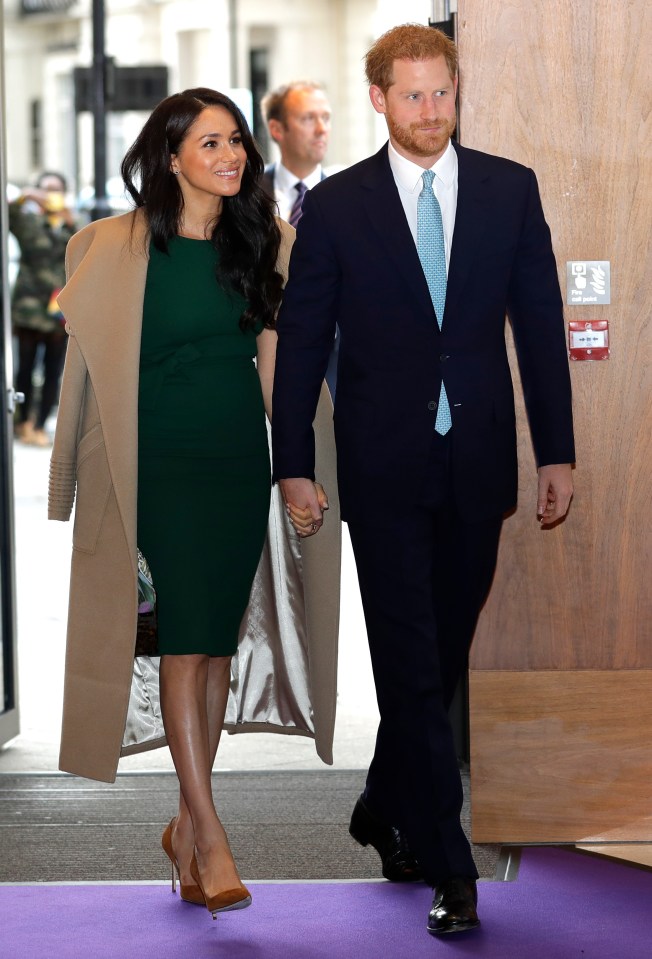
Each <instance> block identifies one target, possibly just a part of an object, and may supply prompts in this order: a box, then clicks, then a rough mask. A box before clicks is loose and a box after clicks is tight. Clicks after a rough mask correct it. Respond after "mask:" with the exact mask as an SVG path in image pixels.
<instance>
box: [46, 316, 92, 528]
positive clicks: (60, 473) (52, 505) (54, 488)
mask: <svg viewBox="0 0 652 959" xmlns="http://www.w3.org/2000/svg"><path fill="white" fill-rule="evenodd" d="M69 332H70V331H69ZM85 392H86V364H85V362H84V358H83V356H82V354H81V351H80V349H79V347H78V346H77V343H76V341H75V337H74V336H73V335H71V336H70V339H69V342H68V349H67V352H66V364H65V367H64V372H63V380H62V382H61V397H60V400H59V411H58V413H57V428H56V433H55V437H54V446H53V449H52V458H51V460H50V482H49V488H48V519H58V520H63V521H64V522H65V521H66V520H69V519H70V514H71V513H72V507H73V503H74V501H75V485H76V472H77V440H78V436H79V427H80V421H81V412H82V408H83V404H84V395H85Z"/></svg>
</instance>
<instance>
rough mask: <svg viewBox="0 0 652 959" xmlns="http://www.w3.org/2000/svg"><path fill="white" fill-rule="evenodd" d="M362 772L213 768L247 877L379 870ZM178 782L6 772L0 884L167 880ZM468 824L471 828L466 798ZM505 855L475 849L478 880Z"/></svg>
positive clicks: (371, 874)
mask: <svg viewBox="0 0 652 959" xmlns="http://www.w3.org/2000/svg"><path fill="white" fill-rule="evenodd" d="M364 777H365V773H364V772H363V771H362V770H330V771H322V770H314V771H313V770H301V771H298V772H289V771H285V770H284V771H280V772H277V771H274V772H268V771H265V772H259V771H255V772H254V771H248V772H217V773H215V774H214V776H213V792H214V795H215V800H216V805H217V808H218V812H219V814H220V818H221V819H222V822H223V823H224V825H225V828H226V830H227V833H228V835H229V840H230V842H231V847H232V849H233V854H234V856H235V858H236V861H237V863H238V868H239V870H240V874H241V875H242V877H243V878H244V879H245V880H247V879H250V880H253V879H301V880H308V879H339V880H342V879H373V878H380V877H381V873H380V860H379V858H378V856H377V854H376V853H375V851H374V850H373V849H372V848H371V847H367V848H366V849H362V848H361V847H360V846H358V845H357V844H356V843H355V842H354V841H353V840H352V839H351V837H350V836H349V833H348V823H349V818H350V815H351V810H352V808H353V804H354V803H355V800H356V798H357V796H358V795H359V794H360V792H361V791H362V787H363V785H364ZM464 778H465V779H467V782H466V783H465V793H466V794H467V795H468V777H466V776H465V777H464ZM176 782H177V781H176V777H175V776H174V774H173V773H138V772H134V773H123V774H120V775H119V776H118V779H117V781H116V782H115V783H114V784H112V785H107V784H105V783H96V782H92V781H90V780H86V779H77V778H75V777H72V776H67V775H64V774H53V775H42V774H30V773H26V774H21V775H17V774H0V850H1V854H0V882H66V881H68V882H70V881H78V882H98V881H104V882H116V881H117V882H120V881H122V882H138V881H143V880H160V879H164V878H166V876H168V875H169V863H168V860H167V859H166V858H165V856H164V854H163V852H162V850H161V832H162V830H163V827H164V826H165V824H166V823H167V822H168V821H169V820H170V818H171V817H172V816H173V815H174V814H175V811H176V804H177V784H176ZM463 822H464V825H465V828H467V827H468V801H467V802H465V810H464V816H463ZM467 834H468V828H467ZM499 853H500V847H498V846H475V847H474V855H475V858H476V862H477V865H478V870H479V872H480V876H481V878H483V879H493V878H494V877H496V871H497V864H498V861H499Z"/></svg>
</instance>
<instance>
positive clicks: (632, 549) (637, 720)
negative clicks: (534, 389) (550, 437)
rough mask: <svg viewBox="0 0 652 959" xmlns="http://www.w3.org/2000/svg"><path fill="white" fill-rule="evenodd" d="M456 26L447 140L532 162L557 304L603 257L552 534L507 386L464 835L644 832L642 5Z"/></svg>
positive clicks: (522, 14) (648, 836) (535, 6)
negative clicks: (594, 358)
mask: <svg viewBox="0 0 652 959" xmlns="http://www.w3.org/2000/svg"><path fill="white" fill-rule="evenodd" d="M457 28H458V42H459V51H460V65H461V70H460V73H461V78H460V90H461V97H460V127H459V130H460V141H461V142H462V143H463V144H465V145H467V146H470V147H474V148H476V149H480V150H486V151H487V152H490V153H497V154H500V155H502V156H507V157H510V158H512V159H514V160H518V161H519V162H521V163H525V164H527V165H528V166H531V167H533V168H534V170H535V171H536V173H537V177H538V180H539V185H540V189H541V195H542V199H543V205H544V210H545V212H546V217H547V219H548V222H549V223H550V226H551V230H552V235H553V243H554V248H555V253H556V256H557V263H558V267H559V276H560V282H561V286H562V292H563V294H564V299H566V263H567V261H577V260H608V261H610V265H611V303H610V304H609V305H599V306H595V305H586V306H580V305H573V306H567V307H566V309H565V314H566V321H567V324H568V321H570V320H593V319H599V320H608V321H609V326H610V331H609V332H610V348H611V356H610V358H609V359H607V360H604V361H600V362H591V361H589V362H576V363H571V374H572V380H573V395H574V415H575V428H576V443H577V468H576V471H575V487H576V493H575V497H574V500H573V503H572V505H571V510H570V513H569V516H568V517H567V520H566V522H565V523H563V524H562V525H561V526H559V527H558V528H556V529H554V530H549V531H542V530H540V529H539V528H538V524H537V521H536V516H535V506H536V474H535V465H534V460H533V455H532V451H531V445H530V439H529V434H528V428H527V423H526V419H525V415H524V412H523V406H522V403H521V402H520V398H519V403H520V405H519V411H518V413H519V427H518V428H519V455H520V484H519V505H518V509H517V511H516V513H515V514H514V515H513V516H511V517H509V518H508V519H507V520H506V522H505V525H504V529H503V535H502V540H501V547H500V554H499V561H498V569H497V572H496V577H495V581H494V585H493V589H492V592H491V595H490V598H489V601H488V603H487V605H486V608H485V609H484V611H483V613H482V615H481V620H480V623H479V627H478V631H477V634H476V638H475V642H474V646H473V650H472V658H471V672H470V699H471V763H472V784H473V786H472V793H473V838H474V840H475V841H477V842H521V843H526V842H590V841H600V842H644V841H651V840H652V803H651V802H650V795H651V793H652V603H651V594H652V588H651V583H652V562H651V559H652V557H651V542H652V537H651V533H650V525H651V522H652V509H651V507H652V502H651V499H652V497H651V493H650V491H651V489H652V470H651V463H652V457H651V455H650V454H651V447H652V412H651V402H650V399H651V396H652V388H651V387H652V382H651V377H652V372H651V371H652V331H651V329H650V317H651V315H652V260H651V257H650V250H651V234H652V217H651V212H652V136H651V133H652V56H651V55H650V50H651V49H652V4H650V3H649V2H648V0H625V2H622V3H617V4H615V3H613V2H612V0H563V2H562V0H501V2H499V3H495V2H490V0H473V2H471V0H459V3H458V22H457ZM511 358H512V361H513V360H514V354H513V351H512V354H511ZM512 367H513V370H514V378H515V386H516V391H517V395H518V394H519V391H520V385H519V383H518V372H517V368H516V363H515V362H512ZM478 483H479V488H481V483H482V481H481V478H479V479H478Z"/></svg>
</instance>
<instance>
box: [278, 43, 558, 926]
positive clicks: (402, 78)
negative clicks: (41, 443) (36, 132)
mask: <svg viewBox="0 0 652 959" xmlns="http://www.w3.org/2000/svg"><path fill="white" fill-rule="evenodd" d="M366 72H367V79H368V81H369V84H370V91H369V92H370V97H371V102H372V105H373V107H374V109H375V110H376V112H377V113H380V114H383V115H384V116H385V119H386V122H387V126H388V130H389V144H386V145H385V146H384V147H383V148H382V149H381V150H380V151H379V152H378V153H377V154H376V155H375V156H372V157H370V158H369V159H367V160H364V161H363V162H361V163H358V164H356V165H355V166H353V167H351V168H349V169H348V170H345V171H343V172H341V173H338V174H336V175H334V176H332V177H329V178H328V180H326V181H325V182H324V183H321V184H319V185H318V186H317V187H315V188H314V189H313V190H312V191H311V192H310V193H309V194H307V196H306V200H305V202H304V209H303V218H302V220H301V223H300V224H299V228H298V235H297V240H296V243H295V246H294V249H293V253H292V258H291V263H290V279H289V282H288V286H287V289H286V293H285V298H284V302H283V306H282V308H281V312H280V315H279V321H278V333H279V344H278V354H277V367H276V376H275V386H274V421H273V446H274V476H275V479H277V480H278V481H279V482H280V484H281V488H282V491H283V495H284V498H285V501H286V503H287V507H288V511H289V513H290V517H291V519H292V522H293V523H294V525H295V527H296V529H297V531H298V532H299V534H300V535H302V536H306V535H312V534H313V533H315V532H317V531H318V530H319V528H320V526H321V524H322V521H323V510H324V508H325V507H326V505H327V504H326V502H325V496H324V495H323V493H322V491H321V489H320V487H319V486H316V485H315V482H314V479H315V477H314V454H313V435H312V420H313V416H314V412H315V408H316V404H317V396H318V393H319V386H320V383H321V380H322V378H323V375H324V370H325V368H326V363H327V360H328V352H329V348H330V343H331V342H332V337H333V330H334V327H335V324H338V325H339V328H340V332H341V341H340V358H339V370H338V392H337V400H336V404H335V435H336V441H337V454H338V481H339V494H340V503H341V509H342V517H343V518H344V519H345V520H346V521H347V522H348V524H349V531H350V534H351V541H352V544H353V549H354V553H355V558H356V565H357V569H358V577H359V581H360V589H361V594H362V600H363V606H364V611H365V618H366V624H367V632H368V637H369V645H370V651H371V659H372V666H373V671H374V678H375V683H376V692H377V697H378V705H379V710H380V726H379V730H378V736H377V742H376V750H375V754H374V758H373V761H372V763H371V766H370V769H369V773H368V777H367V783H366V787H365V791H364V793H363V795H362V796H361V797H360V799H359V800H358V802H357V804H356V807H355V809H354V812H353V816H352V819H351V826H350V831H351V834H352V835H353V836H354V838H355V839H357V840H358V841H359V842H360V843H362V844H363V845H366V844H368V843H370V844H372V845H373V846H375V847H376V849H377V850H378V852H379V853H380V855H381V859H382V862H383V873H384V875H385V876H387V878H390V879H394V880H408V879H415V878H421V877H422V878H423V879H424V880H425V881H426V882H427V883H429V884H430V885H431V886H432V887H433V888H434V897H433V904H432V908H431V910H430V913H429V916H428V931H429V932H431V933H432V934H433V935H441V934H445V933H451V932H458V931H464V930H469V929H473V928H475V927H476V926H478V925H479V919H478V915H477V909H476V905H477V890H476V879H477V875H478V874H477V870H476V867H475V864H474V862H473V857H472V855H471V849H470V846H469V843H468V840H467V839H466V837H465V835H464V832H463V830H462V828H461V825H460V811H461V806H462V786H461V781H460V774H459V769H458V763H457V758H456V750H455V746H454V742H453V736H452V731H451V727H450V722H449V719H448V707H449V705H450V701H451V698H452V696H453V692H454V690H455V687H456V684H457V681H458V679H459V677H460V674H461V673H462V671H463V670H464V669H465V666H466V661H467V655H468V649H469V646H470V643H471V640H472V637H473V632H474V629H475V626H476V622H477V618H478V614H479V611H480V609H481V607H482V604H483V602H484V600H485V599H486V595H487V592H488V590H489V587H490V584H491V579H492V576H493V572H494V568H495V562H496V554H497V548H498V539H499V535H500V528H501V524H502V518H503V514H504V513H505V512H506V511H508V510H511V509H512V508H513V507H514V505H515V503H516V492H517V460H516V428H515V412H514V395H513V389H512V381H511V376H510V370H509V365H508V361H507V352H506V346H505V315H506V314H507V315H508V316H509V318H510V322H511V325H512V329H513V333H514V339H515V343H516V350H517V355H518V362H519V367H520V372H521V378H522V382H523V389H524V394H525V401H526V406H527V412H528V416H529V423H530V429H531V434H532V440H533V444H534V449H535V453H536V458H537V465H538V495H537V504H536V509H537V513H538V516H539V521H540V523H541V524H543V525H546V526H548V525H553V524H555V523H556V522H558V521H559V520H561V519H562V518H563V517H564V516H565V514H566V511H567V509H568V506H569V503H570V499H571V495H572V475H571V464H572V462H573V460H574V455H575V454H574V447H573V427H572V413H571V390H570V379H569V372H568V361H567V353H566V345H565V335H564V325H563V314H562V301H561V295H560V289H559V282H558V278H557V268H556V264H555V259H554V255H553V251H552V246H551V240H550V231H549V229H548V226H547V224H546V222H545V219H544V215H543V211H542V208H541V201H540V198H539V191H538V187H537V181H536V178H535V175H534V173H533V172H532V170H530V169H528V168H526V167H524V166H521V165H520V164H517V163H513V162H511V161H509V160H505V159H501V158H499V157H494V156H490V155H488V154H484V153H479V152H476V151H474V150H469V149H467V148H464V147H461V146H458V145H457V144H455V143H454V142H453V141H452V140H451V135H452V133H453V131H454V129H455V122H456V114H455V97H456V92H457V50H456V47H455V44H454V43H453V42H452V41H451V40H449V39H448V38H447V37H446V36H445V35H444V34H443V33H441V32H440V31H438V30H435V29H433V28H430V27H422V26H419V25H414V24H409V25H405V26H400V27H395V28H394V29H392V30H390V31H389V32H388V33H387V34H385V35H384V36H382V37H381V38H380V39H379V40H377V41H376V43H375V44H374V45H373V47H372V48H371V50H370V51H369V53H368V54H367V58H366ZM427 171H432V172H433V173H434V178H433V177H432V174H431V173H428V172H427ZM433 191H434V194H435V197H436V207H437V209H438V210H439V211H440V220H439V224H440V225H439V227H438V228H437V229H438V234H437V235H438V236H439V237H441V235H442V233H443V237H441V239H440V240H438V241H437V242H438V244H439V248H440V253H439V261H438V265H437V267H436V270H439V275H440V278H441V273H442V272H443V274H444V277H443V283H444V293H443V296H444V297H445V299H438V295H439V294H436V293H435V292H433V288H432V287H431V283H430V281H431V259H429V256H430V254H431V253H432V250H431V249H430V246H429V241H427V239H428V237H430V236H434V235H435V232H436V231H435V230H434V227H432V219H430V218H429V217H430V215H431V214H430V213H427V214H424V213H423V212H422V209H423V208H422V205H421V204H422V201H423V203H424V204H426V205H428V204H430V205H429V207H428V209H429V210H430V211H431V212H432V206H433V203H434V202H435V201H433V198H432V195H431V194H432V192H433ZM424 216H425V219H424ZM426 230H432V231H433V232H431V233H427V234H426ZM426 241H427V242H426ZM431 246H433V247H434V240H433V241H432V244H431ZM427 277H428V279H427ZM435 303H439V304H443V303H445V305H444V306H442V305H439V306H437V308H435ZM438 313H439V314H441V315H438ZM533 506H534V504H533ZM533 515H534V510H533Z"/></svg>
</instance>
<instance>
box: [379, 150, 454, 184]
mask: <svg viewBox="0 0 652 959" xmlns="http://www.w3.org/2000/svg"><path fill="white" fill-rule="evenodd" d="M389 165H390V167H391V168H392V173H393V174H394V177H395V179H396V180H397V182H398V184H399V186H401V187H402V188H403V189H404V190H406V191H407V192H408V193H416V192H421V187H422V186H423V181H422V179H421V177H422V176H423V167H421V166H419V164H418V163H414V162H413V161H412V160H408V159H407V158H406V157H404V156H401V154H400V153H399V152H398V151H397V150H396V149H395V147H394V146H393V145H392V142H391V140H390V142H389ZM430 169H431V170H434V172H435V175H436V177H437V179H438V180H441V182H442V184H443V186H444V187H445V188H446V189H448V188H449V187H450V186H452V185H453V183H454V182H455V176H456V174H457V153H456V152H455V147H454V146H453V144H452V142H451V141H450V140H449V141H448V146H447V147H446V149H445V150H444V152H443V154H442V155H441V156H440V157H439V159H438V160H437V162H436V163H435V164H434V165H433V166H432V167H430Z"/></svg>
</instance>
